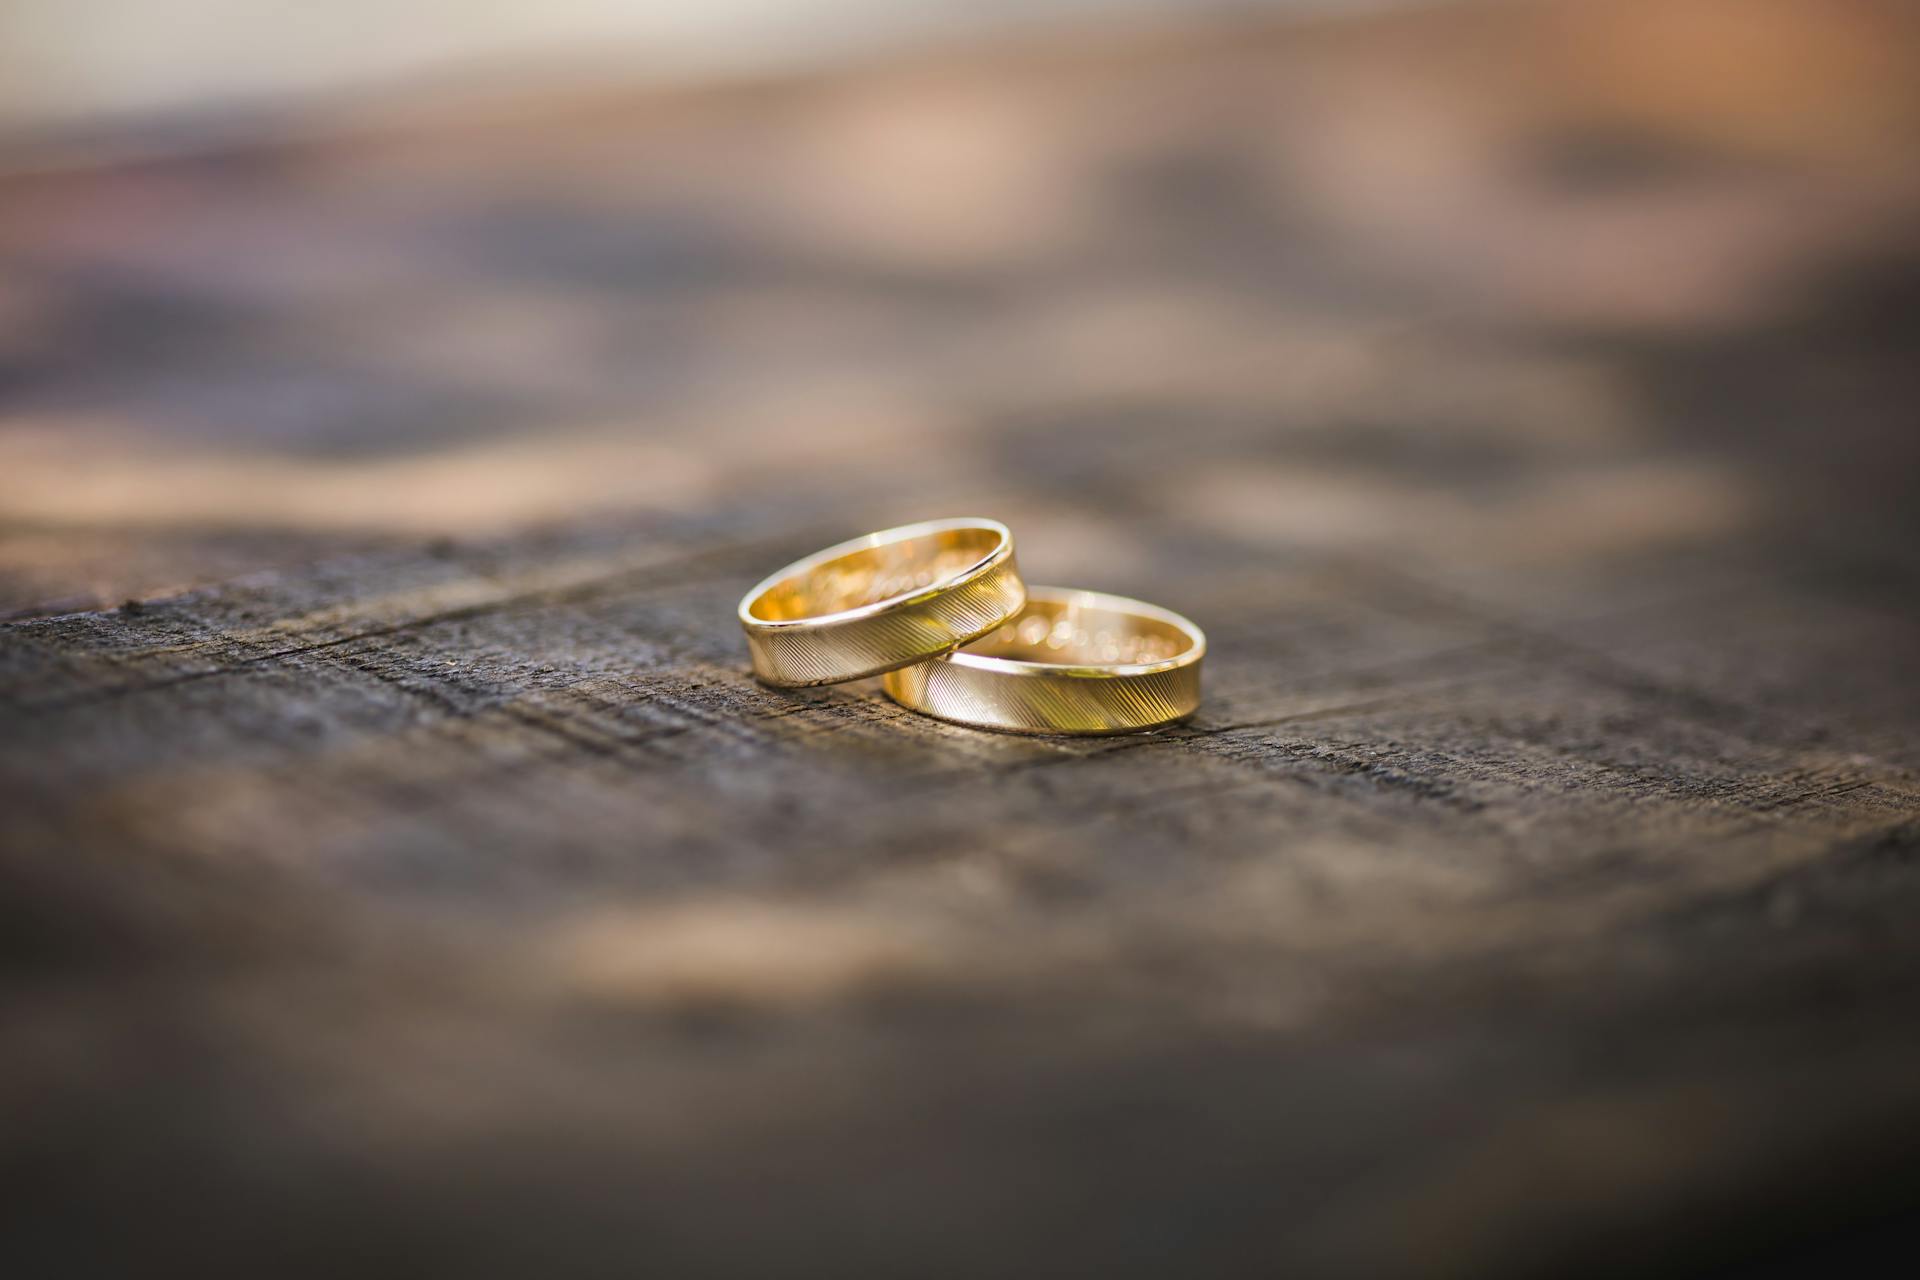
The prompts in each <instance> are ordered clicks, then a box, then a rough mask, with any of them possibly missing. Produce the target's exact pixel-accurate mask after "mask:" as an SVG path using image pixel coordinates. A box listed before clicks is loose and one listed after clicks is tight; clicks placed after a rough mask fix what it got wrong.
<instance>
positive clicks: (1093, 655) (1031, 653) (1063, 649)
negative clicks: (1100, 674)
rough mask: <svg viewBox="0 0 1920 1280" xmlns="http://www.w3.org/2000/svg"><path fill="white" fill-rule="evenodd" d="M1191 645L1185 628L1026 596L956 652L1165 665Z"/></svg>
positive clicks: (1066, 661)
mask: <svg viewBox="0 0 1920 1280" xmlns="http://www.w3.org/2000/svg"><path fill="white" fill-rule="evenodd" d="M1193 645H1194V637H1193V636H1192V635H1190V634H1189V633H1188V632H1187V631H1186V630H1184V629H1183V628H1181V627H1177V626H1175V625H1174V624H1172V623H1170V622H1163V621H1161V620H1160V619H1159V618H1155V617H1151V616H1147V615H1144V614H1138V613H1130V612H1125V611H1122V610H1118V609H1108V608H1103V607H1101V606H1098V605H1091V604H1085V603H1082V602H1080V601H1078V600H1075V599H1072V598H1070V597H1069V598H1066V599H1049V598H1044V597H1041V596H1038V595H1036V594H1034V593H1032V592H1029V594H1028V596H1027V606H1026V608H1024V609H1022V610H1021V611H1020V612H1019V613H1018V614H1016V615H1014V616H1013V617H1012V618H1010V619H1008V620H1007V622H1006V623H1005V624H1004V625H1002V626H1001V627H1000V628H998V629H997V630H995V631H992V632H989V633H988V634H986V635H984V636H982V637H980V639H978V640H975V641H974V642H973V643H971V644H968V645H965V646H963V647H962V648H961V650H960V652H962V653H971V654H978V655H979V656H980V657H983V658H1004V659H1007V660H1009V661H1013V662H1039V663H1050V664H1055V665H1059V666H1093V665H1099V666H1112V665H1116V664H1120V665H1129V666H1130V665H1134V664H1138V663H1149V662H1165V661H1167V660H1168V659H1171V658H1177V657H1179V656H1180V655H1181V654H1183V653H1185V652H1187V650H1189V649H1191V648H1193Z"/></svg>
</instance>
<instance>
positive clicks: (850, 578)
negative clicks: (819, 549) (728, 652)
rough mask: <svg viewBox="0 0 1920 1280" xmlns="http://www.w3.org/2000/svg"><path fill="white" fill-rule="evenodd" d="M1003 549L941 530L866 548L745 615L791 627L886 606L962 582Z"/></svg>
mask: <svg viewBox="0 0 1920 1280" xmlns="http://www.w3.org/2000/svg"><path fill="white" fill-rule="evenodd" d="M999 545H1000V535H999V534H998V533H996V532H994V531H993V530H992V529H978V528H974V529H942V530H941V531H939V532H938V533H924V534H921V535H919V536H918V537H914V538H903V539H901V540H900V541H898V542H889V543H885V544H883V545H881V546H878V547H862V548H860V549H859V550H858V551H849V552H848V553H847V554H846V555H843V556H836V557H835V558H833V559H832V560H829V561H827V562H826V563H825V564H822V565H816V566H815V567H813V568H811V569H809V570H807V571H806V572H804V573H799V574H795V575H794V576H793V577H790V578H784V579H782V580H781V581H780V582H778V583H776V584H774V585H773V586H772V587H769V588H768V589H767V590H766V591H765V592H764V593H763V594H762V595H761V596H760V598H759V599H758V600H755V601H754V602H753V603H752V604H751V605H750V606H748V610H747V611H748V613H750V614H751V615H752V616H754V617H756V618H758V619H760V620H761V621H762V622H791V621H794V620H796V619H799V618H818V617H821V616H824V615H826V614H830V613H842V612H844V611H846V610H848V609H859V608H863V607H864V606H866V605H871V604H882V603H884V602H886V601H888V600H893V599H896V598H898V597H900V596H908V595H912V594H913V593H914V592H916V591H920V590H923V589H925V588H927V587H930V586H932V585H933V584H934V583H936V582H940V581H942V580H944V579H947V578H955V577H958V576H959V575H961V574H963V573H965V572H966V571H967V570H969V569H971V568H973V566H975V565H977V564H979V563H980V562H981V561H982V560H985V559H986V558H987V557H988V556H990V555H992V554H993V553H994V550H995V549H996V548H997V547H999Z"/></svg>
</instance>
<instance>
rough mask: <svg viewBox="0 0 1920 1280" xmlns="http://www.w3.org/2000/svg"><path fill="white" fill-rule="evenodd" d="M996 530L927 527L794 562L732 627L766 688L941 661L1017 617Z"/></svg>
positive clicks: (1002, 533) (1005, 535)
mask: <svg viewBox="0 0 1920 1280" xmlns="http://www.w3.org/2000/svg"><path fill="white" fill-rule="evenodd" d="M1026 598H1027V589H1026V585H1025V584H1024V583H1022V582H1021V581H1020V570H1019V567H1018V566H1017V565H1015V563H1014V559H1013V534H1012V533H1011V532H1010V531H1009V530H1008V529H1007V526H1005V525H1003V524H1001V523H1000V522H999V521H997V520H979V519H959V520H929V521H927V522H925V523H924V524H910V525H903V526H901V527H900V528H898V529H885V530H882V531H881V532H879V533H870V534H868V535H867V536H866V537H864V538H855V539H853V540H852V541H850V542H842V543H840V544H839V545H838V546H833V547H828V548H827V549H826V550H825V551H822V552H819V553H817V554H815V555H811V556H808V557H807V558H806V559H804V560H796V561H795V562H794V563H792V564H790V565H788V566H787V567H786V568H784V569H782V570H780V572H778V573H776V574H774V575H773V576H772V577H770V578H768V579H767V580H766V581H764V582H762V583H761V584H760V585H759V586H757V587H755V588H754V589H753V590H751V591H749V592H747V594H746V597H745V598H744V599H742V600H741V601H740V627H741V629H742V630H743V631H745V632H746V633H747V649H748V651H749V652H750V653H751V654H752V657H753V672H754V674H755V675H757V676H759V677H760V679H762V680H764V681H766V682H767V683H768V684H776V685H789V686H797V685H813V684H836V683H838V682H840V681H842V680H857V679H859V678H860V677H862V676H871V675H878V674H880V673H881V672H883V671H891V670H893V669H894V668H896V667H904V666H907V665H909V664H911V663H915V662H924V661H926V660H927V659H928V658H932V657H935V656H937V655H939V654H942V653H945V652H947V651H948V650H950V649H952V648H953V647H954V646H956V645H960V644H965V643H966V642H967V641H969V640H972V639H975V638H976V637H978V636H982V635H985V634H986V633H987V632H989V631H992V630H993V629H994V628H996V627H998V626H999V625H1000V624H1001V623H1003V622H1005V621H1006V620H1007V619H1008V618H1010V617H1012V616H1013V615H1014V614H1016V613H1018V612H1019V611H1020V606H1021V605H1022V604H1023V603H1024V602H1025V601H1026Z"/></svg>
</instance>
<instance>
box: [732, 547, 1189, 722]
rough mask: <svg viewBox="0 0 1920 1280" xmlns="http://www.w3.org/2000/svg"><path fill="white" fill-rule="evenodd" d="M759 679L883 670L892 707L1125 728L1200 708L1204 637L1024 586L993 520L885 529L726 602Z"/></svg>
mask: <svg viewBox="0 0 1920 1280" xmlns="http://www.w3.org/2000/svg"><path fill="white" fill-rule="evenodd" d="M740 626H741V629H742V630H744V631H745V632H746V633H747V649H748V652H749V653H751V654H752V656H753V671H754V674H755V675H757V676H758V677H760V679H761V680H763V681H765V682H766V683H767V684H771V685H781V686H787V687H797V686H803V685H820V684H837V683H840V682H841V681H845V680H858V679H861V678H862V677H865V676H875V675H878V676H883V677H884V681H883V683H884V687H885V689H886V691H887V696H888V697H890V698H892V699H893V700H894V701H895V702H897V703H899V704H900V705H901V706H903V707H908V708H910V709H912V710H914V711H921V712H925V713H926V714H927V715H930V716H936V717H938V718H939V719H942V720H950V721H953V722H954V723H956V724H964V725H972V726H973V727H975V728H980V729H1000V730H1006V731H1009V732H1013V733H1076V734H1079V733H1128V732H1131V731H1134V730H1138V729H1150V728H1153V727H1154V726H1156V725H1162V724H1167V723H1169V722H1171V721H1174V720H1179V719H1182V718H1183V717H1185V716H1188V715H1191V714H1192V713H1193V711H1194V709H1195V708H1196V707H1198V706H1199V705H1200V660H1201V659H1202V658H1203V657H1205V656H1206V652H1207V639H1206V637H1205V636H1204V635H1202V634H1201V632H1200V628H1198V627H1196V626H1194V625H1193V623H1191V622H1189V621H1187V620H1186V619H1185V618H1183V617H1181V616H1180V615H1179V614H1177V613H1172V612H1169V611H1168V610H1166V609H1161V608H1157V607H1155V606H1153V605H1150V604H1143V603H1141V602H1140V601H1138V600H1129V599H1127V598H1126V597H1124V596H1110V595H1103V594H1101V593H1100V592H1097V591H1070V590H1065V589H1062V588H1059V587H1029V586H1027V585H1026V584H1025V583H1024V582H1023V581H1021V578H1020V570H1019V567H1018V566H1017V565H1016V564H1015V563H1014V558H1013V534H1012V532H1011V531H1010V530H1009V529H1008V528H1007V527H1006V526H1005V525H1003V524H1001V523H1000V522H999V521H997V520H981V519H972V518H967V519H957V520H930V521H927V522H926V523H924V524H910V525H903V526H901V527H900V528H898V529H885V530H882V531H881V532H879V533H870V534H868V535H867V536H866V537H864V538H855V539H853V540H852V541H850V542H842V543H840V544H839V545H837V546H832V547H828V548H827V549H826V550H825V551H821V552H818V553H816V554H814V555H811V556H808V557H807V558H806V559H804V560H797V561H795V562H794V563H792V564H790V565H788V566H787V567H786V568H784V569H782V570H780V572H778V573H776V574H774V575H773V576H772V577H770V578H768V579H766V581H764V582H762V583H760V585H759V586H756V587H755V588H754V589H753V590H751V591H749V592H748V593H747V594H746V597H745V598H744V599H743V600H741V601H740Z"/></svg>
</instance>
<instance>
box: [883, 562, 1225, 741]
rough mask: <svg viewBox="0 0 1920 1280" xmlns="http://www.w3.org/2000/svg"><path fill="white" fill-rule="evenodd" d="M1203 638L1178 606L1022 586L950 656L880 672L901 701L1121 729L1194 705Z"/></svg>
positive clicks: (1052, 725)
mask: <svg viewBox="0 0 1920 1280" xmlns="http://www.w3.org/2000/svg"><path fill="white" fill-rule="evenodd" d="M1206 653H1207V638H1206V636H1205V635H1203V634H1201V631H1200V628H1199V627H1196V626H1194V625H1193V623H1191V622H1189V621H1188V620H1187V619H1185V618H1183V617H1181V616H1180V615H1179V614H1177V613H1173V612H1170V611H1169V610H1166V609H1161V608H1157V607H1155V606H1153V605H1150V604H1143V603H1142V602H1140V601H1138V600H1129V599H1127V598H1126V597H1125V596H1110V595H1103V594H1101V593H1100V592H1097V591H1068V590H1063V589H1061V588H1059V587H1029V588H1028V589H1027V604H1026V608H1025V609H1024V610H1022V611H1021V612H1020V613H1019V614H1018V615H1016V616H1015V617H1013V618H1010V619H1008V620H1007V621H1006V623H1005V624H1003V625H1001V626H1000V627H998V628H995V629H994V631H993V632H992V634H990V635H987V636H985V637H983V638H981V639H979V640H976V641H974V642H973V643H971V644H968V645H966V646H965V647H964V648H961V649H959V650H957V651H955V652H954V653H952V654H950V655H948V656H946V657H943V658H936V659H934V660H933V661H930V662H921V663H916V664H915V665H913V666H908V667H902V668H900V669H899V670H897V671H892V672H889V673H888V674H887V677H886V680H885V688H886V691H887V696H888V697H890V698H892V699H893V700H894V701H895V702H897V703H899V704H900V705H901V706H903V707H908V708H910V709H912V710H914V711H922V712H925V713H926V714H928V715H930V716H936V717H938V718H939V719H942V720H951V721H954V722H955V723H957V724H964V725H972V726H973V727H975V728H978V729H1001V730H1005V731H1008V732H1012V733H1127V732H1130V731H1133V730H1137V729H1150V728H1152V727H1153V726H1155V725H1161V724H1166V723H1168V722H1170V721H1174V720H1179V719H1181V718H1183V717H1185V716H1188V715H1191V714H1192V713H1193V711H1194V709H1195V708H1197V707H1198V706H1199V705H1200V660H1201V659H1202V658H1204V657H1205V656H1206Z"/></svg>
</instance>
